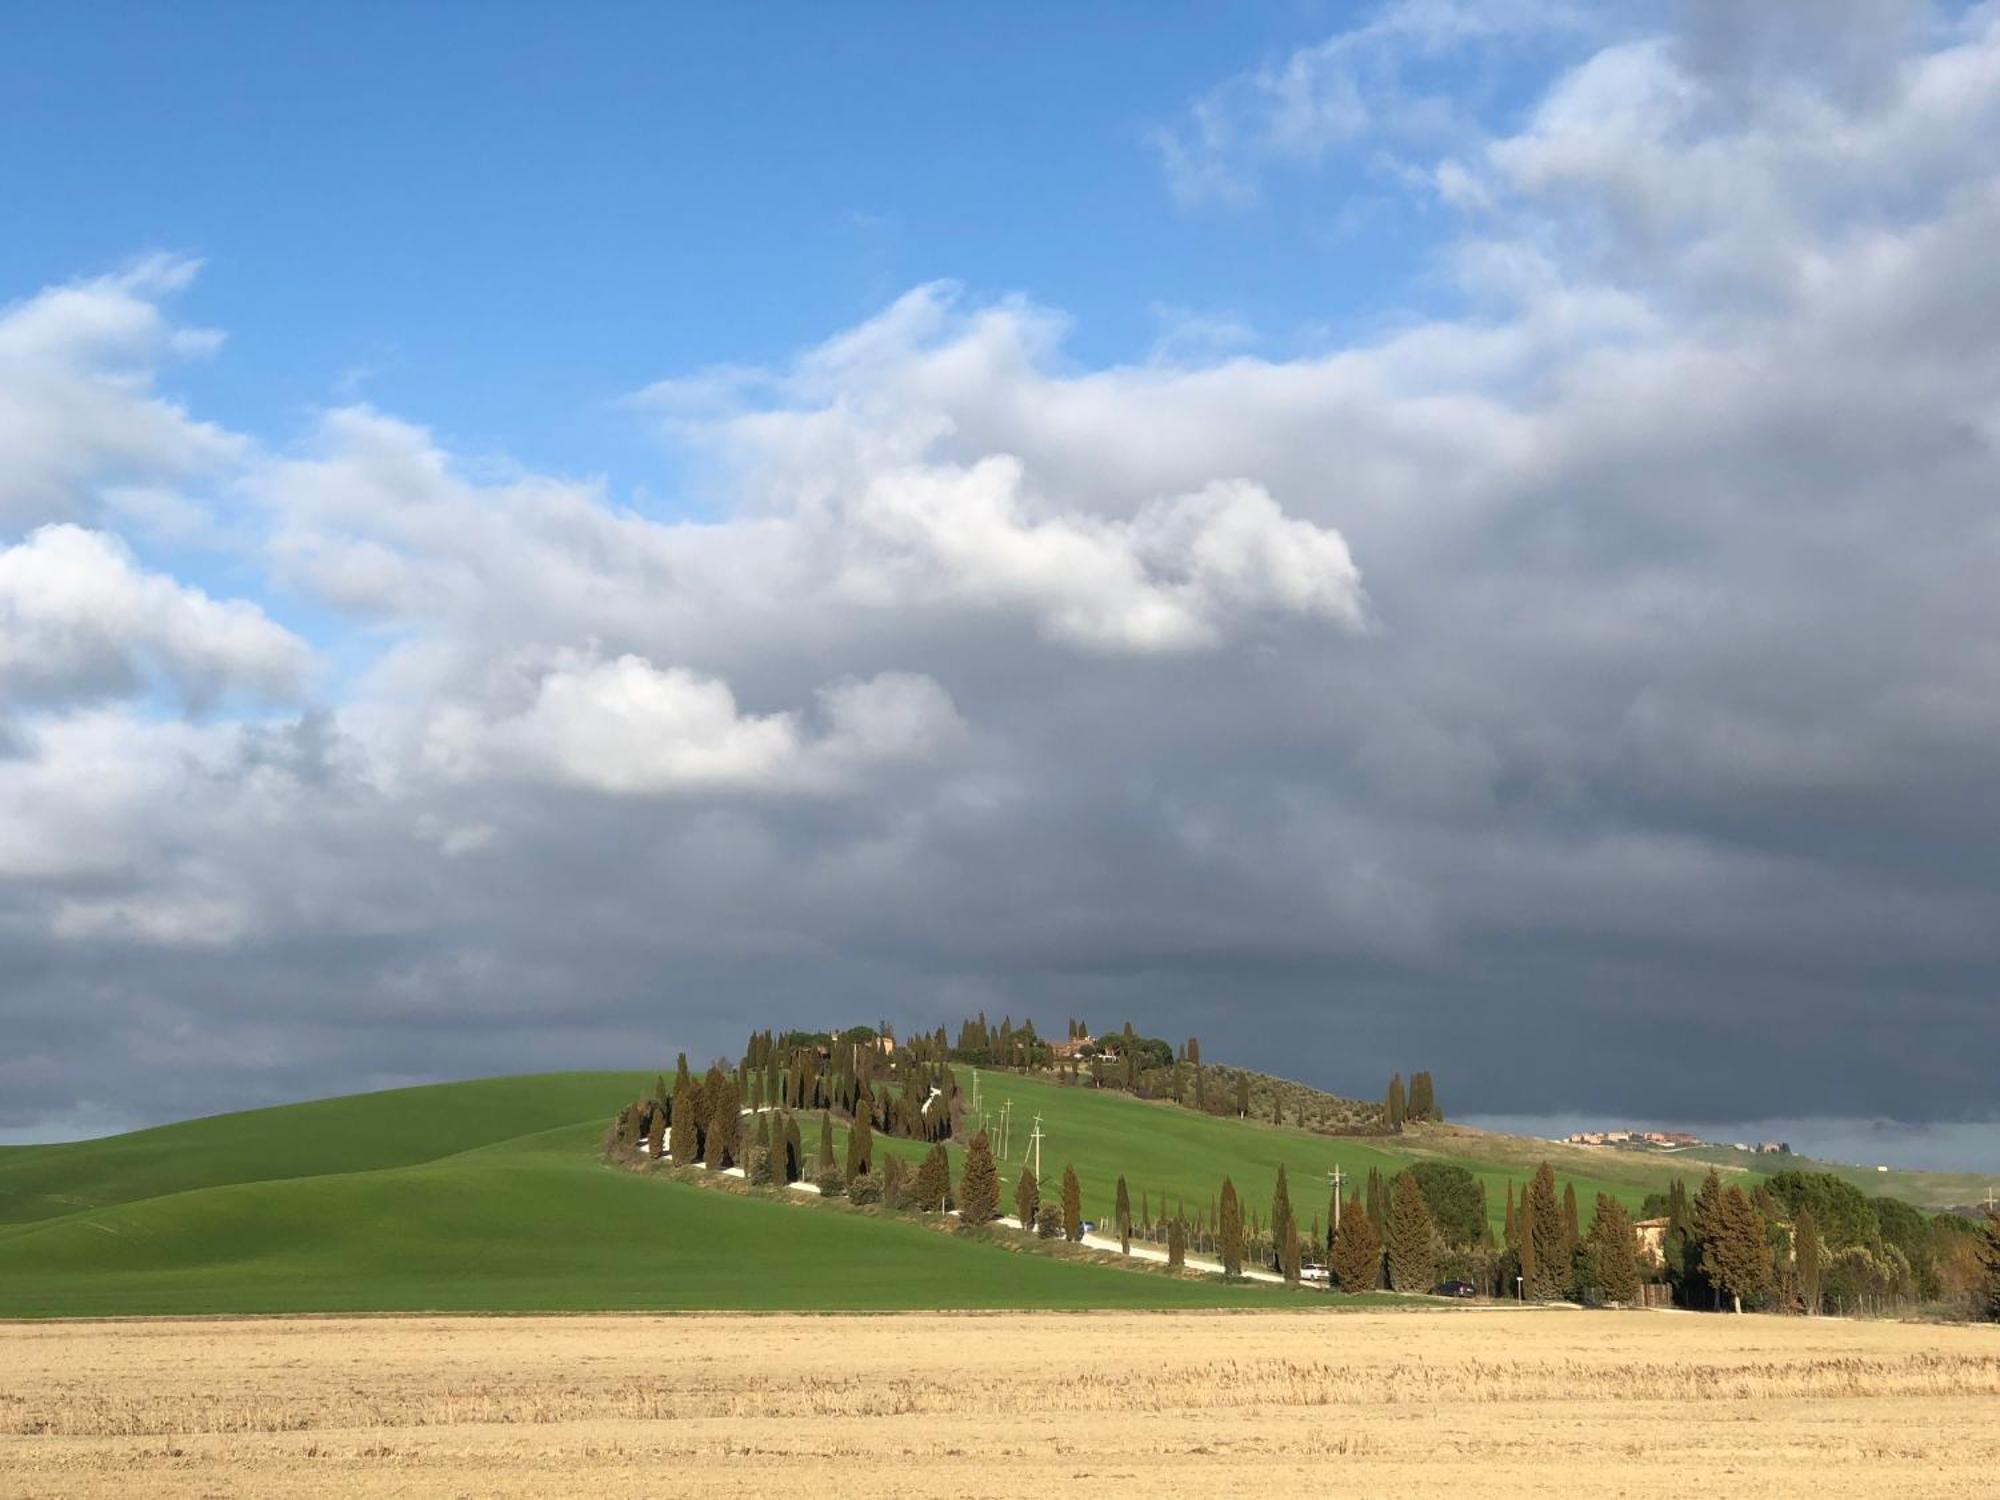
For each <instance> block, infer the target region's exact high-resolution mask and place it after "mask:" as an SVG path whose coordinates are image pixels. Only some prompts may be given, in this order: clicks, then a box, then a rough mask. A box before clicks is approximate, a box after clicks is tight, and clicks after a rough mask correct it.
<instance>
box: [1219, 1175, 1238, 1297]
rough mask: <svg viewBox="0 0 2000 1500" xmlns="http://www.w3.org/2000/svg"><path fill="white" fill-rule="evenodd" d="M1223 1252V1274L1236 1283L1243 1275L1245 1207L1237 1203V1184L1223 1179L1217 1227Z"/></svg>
mask: <svg viewBox="0 0 2000 1500" xmlns="http://www.w3.org/2000/svg"><path fill="white" fill-rule="evenodd" d="M1216 1238H1217V1241H1218V1247H1219V1248H1220V1250H1221V1252H1222V1274H1223V1277H1224V1278H1225V1279H1226V1280H1229V1281H1234V1280H1236V1279H1237V1278H1238V1277H1240V1276H1241V1275H1242V1274H1243V1207H1242V1205H1241V1204H1239V1203H1238V1202H1237V1201H1236V1184H1235V1183H1233V1182H1231V1181H1230V1180H1229V1179H1228V1178H1227V1177H1225V1178H1223V1179H1222V1207H1221V1209H1220V1211H1219V1214H1218V1220H1217V1225H1216Z"/></svg>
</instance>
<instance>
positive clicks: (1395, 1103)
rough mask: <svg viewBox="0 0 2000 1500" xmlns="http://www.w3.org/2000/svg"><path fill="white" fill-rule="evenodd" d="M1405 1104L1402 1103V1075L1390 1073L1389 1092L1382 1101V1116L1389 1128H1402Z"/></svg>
mask: <svg viewBox="0 0 2000 1500" xmlns="http://www.w3.org/2000/svg"><path fill="white" fill-rule="evenodd" d="M1404 1114H1405V1106H1404V1103H1403V1075H1402V1074H1401V1073H1395V1074H1392V1075H1391V1076H1390V1078H1389V1094H1388V1097H1387V1098H1385V1099H1384V1100H1383V1101H1382V1117H1383V1120H1384V1121H1385V1123H1387V1125H1388V1127H1389V1129H1391V1130H1401V1129H1402V1128H1403V1116H1404Z"/></svg>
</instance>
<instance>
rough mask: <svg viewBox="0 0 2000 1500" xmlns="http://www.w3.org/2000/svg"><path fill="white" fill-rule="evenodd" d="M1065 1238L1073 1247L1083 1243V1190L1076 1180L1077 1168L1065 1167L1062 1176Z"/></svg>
mask: <svg viewBox="0 0 2000 1500" xmlns="http://www.w3.org/2000/svg"><path fill="white" fill-rule="evenodd" d="M1062 1216H1063V1237H1064V1238H1065V1239H1067V1240H1068V1241H1069V1242H1070V1243H1071V1244H1073V1245H1080V1244H1082V1243H1083V1188H1082V1186H1081V1185H1080V1184H1079V1183H1078V1182H1077V1180H1076V1168H1075V1167H1072V1166H1065V1167H1064V1168H1063V1175H1062Z"/></svg>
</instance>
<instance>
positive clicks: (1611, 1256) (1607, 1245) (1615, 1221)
mask: <svg viewBox="0 0 2000 1500" xmlns="http://www.w3.org/2000/svg"><path fill="white" fill-rule="evenodd" d="M1590 1258H1591V1262H1592V1264H1593V1265H1594V1266H1595V1267H1596V1270H1597V1284H1598V1285H1599V1286H1600V1287H1602V1288H1603V1289H1604V1295H1605V1296H1606V1297H1608V1298H1610V1299H1611V1300H1612V1301H1613V1302H1636V1301H1638V1300H1639V1241H1638V1236H1637V1235H1635V1234H1634V1233H1633V1230H1632V1216H1631V1215H1630V1214H1628V1213H1626V1212H1625V1206H1624V1205H1623V1204H1622V1203H1620V1202H1619V1201H1618V1200H1617V1199H1616V1198H1612V1197H1609V1196H1607V1195H1606V1194H1603V1193H1599V1194H1598V1195H1597V1215H1596V1217H1595V1218H1593V1219H1592V1220H1591V1221H1590Z"/></svg>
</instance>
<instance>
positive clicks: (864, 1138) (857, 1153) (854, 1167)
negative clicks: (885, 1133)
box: [847, 1110, 875, 1183]
mask: <svg viewBox="0 0 2000 1500" xmlns="http://www.w3.org/2000/svg"><path fill="white" fill-rule="evenodd" d="M874 1155H875V1132H874V1130H873V1129H872V1128H871V1127H870V1126H869V1124H868V1114H867V1111H865V1110H864V1111H862V1112H861V1113H859V1114H857V1115H855V1117H854V1123H853V1124H852V1125H850V1126H848V1127H847V1180H848V1182H850V1183H852V1182H853V1181H854V1179H855V1178H857V1177H866V1176H867V1175H868V1173H869V1170H870V1169H871V1168H872V1167H873V1166H874V1164H875V1163H874V1160H873V1158H874Z"/></svg>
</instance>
